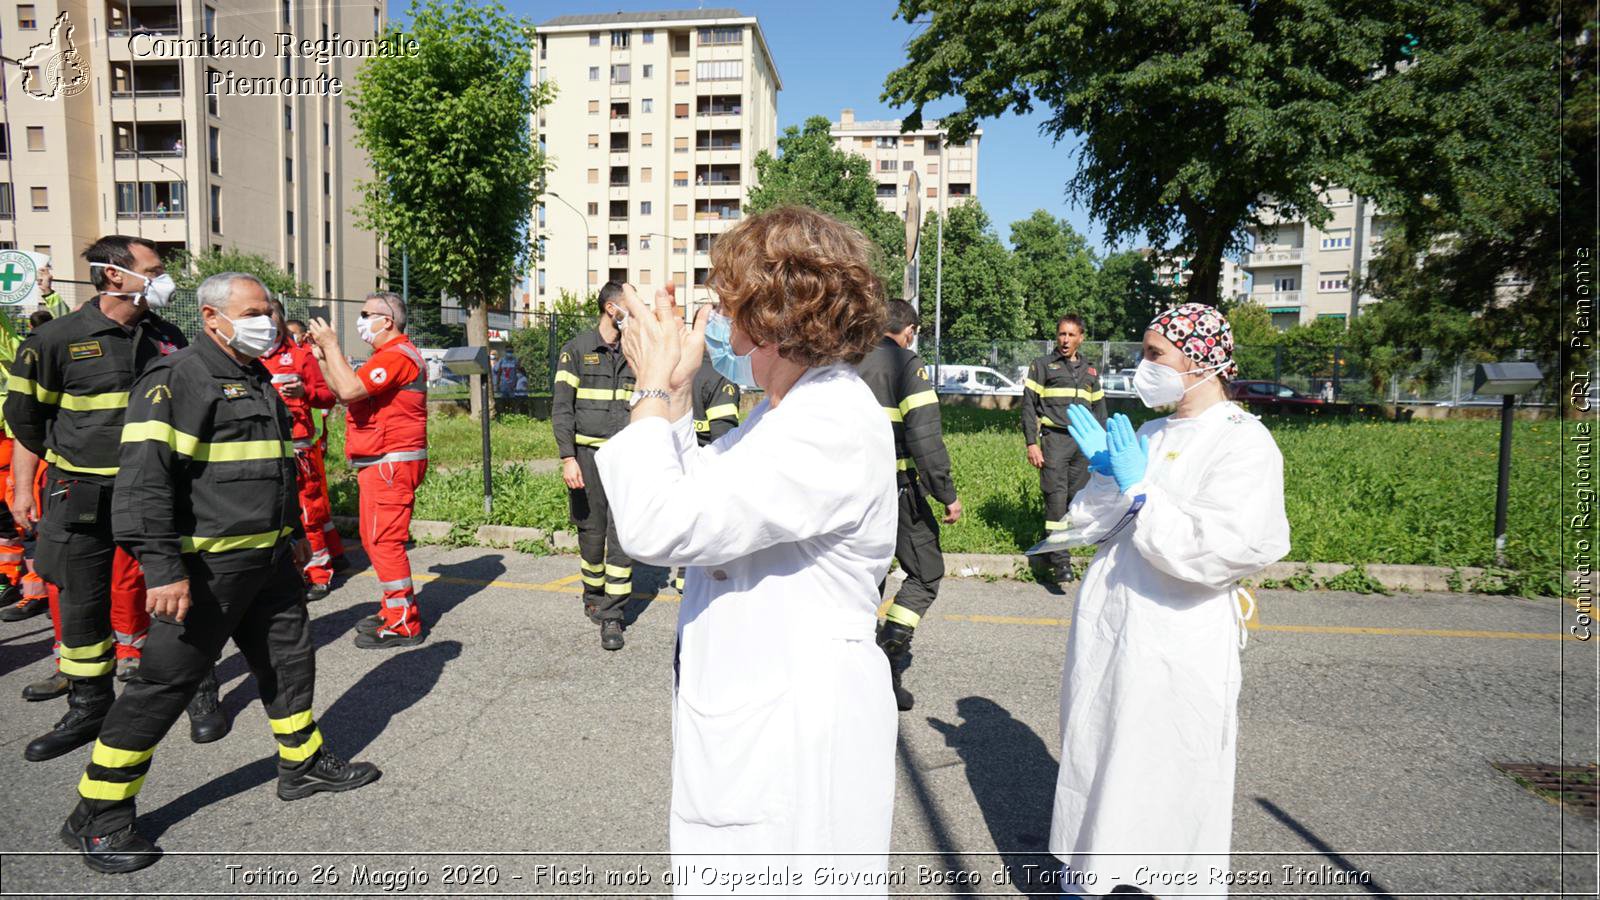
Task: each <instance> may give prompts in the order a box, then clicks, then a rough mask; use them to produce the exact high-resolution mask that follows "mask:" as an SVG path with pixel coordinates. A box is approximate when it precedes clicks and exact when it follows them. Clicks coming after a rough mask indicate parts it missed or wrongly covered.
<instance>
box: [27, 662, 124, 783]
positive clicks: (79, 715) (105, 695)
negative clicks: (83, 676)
mask: <svg viewBox="0 0 1600 900" xmlns="http://www.w3.org/2000/svg"><path fill="white" fill-rule="evenodd" d="M114 699H115V697H114V696H113V694H112V691H111V676H110V675H102V676H101V677H99V678H93V679H89V680H85V681H74V682H72V685H71V687H70V688H69V689H68V692H67V714H66V715H64V716H62V717H61V721H59V722H57V723H56V727H55V728H53V729H51V730H50V731H49V732H48V733H47V734H43V735H40V736H39V737H36V738H34V739H33V740H31V741H29V742H28V746H27V748H26V749H24V750H23V751H22V755H23V756H24V757H25V758H26V759H27V760H28V761H29V762H43V761H44V760H47V759H55V758H56V757H58V756H62V755H64V754H67V753H71V752H72V751H74V750H76V749H78V748H79V747H82V746H83V745H84V744H87V743H89V742H90V741H92V740H94V739H95V738H96V737H99V735H100V724H101V723H102V722H104V721H105V720H106V712H108V711H109V710H110V709H111V701H112V700H114Z"/></svg>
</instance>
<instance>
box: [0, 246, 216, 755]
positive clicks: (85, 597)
mask: <svg viewBox="0 0 1600 900" xmlns="http://www.w3.org/2000/svg"><path fill="white" fill-rule="evenodd" d="M83 257H84V259H86V260H88V262H89V270H90V277H91V278H92V279H93V281H94V286H95V288H96V290H97V292H98V293H97V295H96V296H95V297H94V298H93V299H91V300H89V301H88V302H87V303H85V304H83V305H82V306H81V307H79V308H78V309H77V310H75V311H73V312H71V313H68V314H66V315H64V316H61V317H60V318H58V319H55V320H53V321H50V322H46V323H45V324H43V325H41V326H40V327H39V329H38V330H37V331H35V332H34V333H33V334H32V335H30V336H29V337H28V339H27V340H26V341H24V342H23V344H22V346H21V347H19V348H18V349H17V357H16V360H15V361H14V362H13V363H12V365H11V372H10V377H9V378H8V379H7V386H8V390H7V393H6V400H5V420H6V422H7V423H8V424H9V425H10V426H11V429H12V431H13V433H14V434H15V436H16V439H17V440H18V441H20V442H21V443H22V445H23V446H24V447H27V448H28V450H29V451H31V452H33V453H34V454H35V455H37V456H40V457H42V458H44V459H45V460H47V461H48V462H49V463H50V472H49V476H48V478H47V480H46V482H45V486H44V491H43V493H44V507H45V508H44V513H43V516H42V518H41V519H40V520H39V525H38V529H37V531H38V536H39V542H38V557H37V569H38V572H39V574H40V576H42V577H43V578H44V579H45V580H46V581H48V582H50V583H51V584H54V585H56V587H57V588H59V590H60V602H59V610H60V613H61V646H60V654H61V661H60V668H61V674H62V675H65V676H66V677H67V678H68V679H69V681H70V687H69V693H68V697H67V702H68V710H67V714H66V715H65V716H63V717H62V719H61V721H59V722H57V723H56V726H55V728H54V729H52V730H51V731H50V732H48V733H47V734H44V735H42V736H40V737H38V738H35V739H34V740H33V741H32V742H30V743H29V744H28V746H27V748H26V749H25V750H24V751H23V755H24V756H26V757H27V758H28V759H29V760H32V761H35V762H37V761H39V760H45V759H53V758H55V757H57V756H61V755H62V754H65V753H69V752H71V751H73V750H75V749H77V748H79V747H81V746H83V745H84V744H87V743H89V742H90V741H92V740H94V737H95V735H96V734H98V733H99V731H100V723H101V721H102V720H103V719H104V718H105V715H106V711H107V710H109V709H110V708H111V701H112V696H113V692H112V686H111V681H112V674H113V671H114V667H115V660H114V659H113V644H114V640H113V636H112V628H111V589H112V569H113V559H114V558H115V556H116V555H117V554H116V544H115V542H114V541H113V539H112V533H111V501H112V495H113V490H112V483H113V482H112V480H113V479H114V478H115V477H116V475H117V465H118V463H117V447H118V445H119V443H120V441H121V439H122V425H123V418H124V415H125V414H126V412H127V407H128V396H129V393H128V392H129V389H130V388H132V387H133V383H134V380H135V379H136V378H138V377H139V375H140V374H141V373H142V372H144V371H145V370H146V369H148V368H149V367H150V366H151V365H153V364H155V363H156V362H157V361H159V360H161V359H162V358H163V357H165V356H166V355H167V354H170V353H175V352H177V351H178V350H179V349H180V348H182V347H183V346H184V345H185V344H186V343H187V341H185V340H184V337H183V333H182V332H180V331H179V330H178V329H177V327H176V326H174V325H172V324H171V323H170V322H167V321H165V320H164V319H162V318H161V317H160V316H157V315H156V314H155V313H153V312H151V309H152V308H156V307H160V306H162V305H164V304H165V303H166V301H167V299H168V298H169V297H170V296H171V294H172V291H173V285H172V279H171V276H169V275H167V274H166V269H165V267H164V266H163V265H162V263H161V257H160V256H159V255H157V253H156V247H155V245H154V244H152V243H150V242H149V241H146V240H143V239H140V238H134V237H124V236H121V235H110V236H107V237H103V238H101V239H100V240H98V241H96V242H95V243H94V244H92V245H90V247H89V248H88V249H87V250H85V251H84V252H83ZM208 684H209V689H208V692H207V693H206V694H205V695H204V696H200V697H197V698H196V701H195V704H196V705H195V709H194V711H193V712H194V716H193V718H194V722H193V725H194V733H193V737H194V738H195V740H196V741H197V742H200V743H204V742H206V741H209V740H216V739H217V738H220V737H221V736H222V735H223V734H225V733H226V732H227V730H228V719H227V716H225V715H223V714H222V712H221V711H220V709H219V708H218V707H217V705H216V683H215V680H214V679H210V680H208Z"/></svg>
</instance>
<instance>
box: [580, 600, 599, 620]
mask: <svg viewBox="0 0 1600 900" xmlns="http://www.w3.org/2000/svg"><path fill="white" fill-rule="evenodd" d="M583 614H584V615H586V616H588V617H589V621H591V622H593V623H594V624H596V625H599V624H600V607H599V606H597V605H595V604H593V603H590V602H589V601H588V600H585V601H583Z"/></svg>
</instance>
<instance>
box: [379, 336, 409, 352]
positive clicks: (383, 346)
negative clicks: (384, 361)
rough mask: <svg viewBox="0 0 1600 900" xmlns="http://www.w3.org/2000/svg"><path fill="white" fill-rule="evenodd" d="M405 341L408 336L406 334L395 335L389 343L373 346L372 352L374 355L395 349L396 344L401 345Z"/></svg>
mask: <svg viewBox="0 0 1600 900" xmlns="http://www.w3.org/2000/svg"><path fill="white" fill-rule="evenodd" d="M405 339H406V334H405V332H403V331H402V332H400V333H399V334H397V335H395V336H394V337H392V338H389V339H388V340H387V341H384V342H383V343H381V344H373V345H372V351H373V352H374V353H376V352H378V351H379V350H387V349H388V348H390V347H393V346H394V345H395V344H398V343H400V342H401V341H403V340H405Z"/></svg>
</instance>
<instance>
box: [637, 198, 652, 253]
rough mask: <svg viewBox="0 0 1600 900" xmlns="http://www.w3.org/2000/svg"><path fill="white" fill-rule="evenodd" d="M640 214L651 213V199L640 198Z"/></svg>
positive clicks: (646, 214)
mask: <svg viewBox="0 0 1600 900" xmlns="http://www.w3.org/2000/svg"><path fill="white" fill-rule="evenodd" d="M639 215H641V216H648V215H650V201H649V200H640V201H639ZM647 243H648V242H647Z"/></svg>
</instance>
